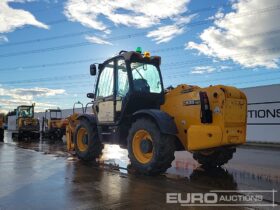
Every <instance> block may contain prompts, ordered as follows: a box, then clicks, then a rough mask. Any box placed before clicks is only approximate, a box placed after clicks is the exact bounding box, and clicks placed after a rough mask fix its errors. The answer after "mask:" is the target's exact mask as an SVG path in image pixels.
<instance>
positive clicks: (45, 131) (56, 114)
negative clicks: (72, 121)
mask: <svg viewBox="0 0 280 210" xmlns="http://www.w3.org/2000/svg"><path fill="white" fill-rule="evenodd" d="M66 124H67V120H66V119H63V118H62V112H61V110H60V109H59V108H58V109H47V110H46V111H45V116H44V117H43V120H42V138H47V139H56V140H61V139H62V137H63V136H64V135H65V133H66Z"/></svg>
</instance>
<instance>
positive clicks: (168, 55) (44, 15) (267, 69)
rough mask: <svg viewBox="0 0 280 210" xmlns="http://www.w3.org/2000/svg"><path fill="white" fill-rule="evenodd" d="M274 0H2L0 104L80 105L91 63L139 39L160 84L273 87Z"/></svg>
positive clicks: (279, 27)
mask: <svg viewBox="0 0 280 210" xmlns="http://www.w3.org/2000/svg"><path fill="white" fill-rule="evenodd" d="M279 20H280V0H268V1H264V0H235V1H226V0H217V1H210V0H176V1H170V0H147V1H146V0H142V1H132V0H107V1H104V0H99V1H98V0H65V1H60V0H1V1H0V63H1V65H0V111H8V110H12V109H14V108H16V106H18V105H20V104H31V103H32V102H36V110H37V111H41V110H44V109H45V108H53V107H58V106H59V107H61V108H70V107H72V105H73V103H74V102H75V101H78V100H80V101H82V102H83V103H86V102H88V101H89V100H88V99H87V98H86V93H88V92H91V91H92V90H93V88H94V87H93V85H94V82H95V78H94V77H90V75H89V65H90V64H91V63H96V62H102V61H103V60H105V59H106V58H109V57H111V56H113V55H115V54H117V53H118V52H119V51H120V50H135V49H136V47H138V46H140V47H142V48H143V50H144V51H150V52H151V54H152V55H155V54H156V55H160V56H162V72H163V79H164V84H165V86H169V85H173V86H176V85H177V84H181V83H186V84H194V85H200V86H208V85H214V84H225V85H234V86H237V87H252V86H259V85H268V84H277V83H278V84H279V82H280V73H279V57H280V24H279Z"/></svg>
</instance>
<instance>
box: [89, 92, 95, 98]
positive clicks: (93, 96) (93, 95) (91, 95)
mask: <svg viewBox="0 0 280 210" xmlns="http://www.w3.org/2000/svg"><path fill="white" fill-rule="evenodd" d="M87 97H88V98H90V99H94V98H95V94H94V93H88V94H87Z"/></svg>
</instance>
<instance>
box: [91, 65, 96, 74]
mask: <svg viewBox="0 0 280 210" xmlns="http://www.w3.org/2000/svg"><path fill="white" fill-rule="evenodd" d="M90 75H91V76H95V75H96V65H95V64H91V65H90Z"/></svg>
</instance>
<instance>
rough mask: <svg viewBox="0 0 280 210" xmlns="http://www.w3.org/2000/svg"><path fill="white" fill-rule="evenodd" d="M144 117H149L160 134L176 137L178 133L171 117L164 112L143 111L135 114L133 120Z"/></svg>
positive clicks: (155, 110)
mask: <svg viewBox="0 0 280 210" xmlns="http://www.w3.org/2000/svg"><path fill="white" fill-rule="evenodd" d="M145 116H148V117H151V118H152V119H153V120H154V121H155V122H156V124H157V126H158V127H159V129H160V131H161V132H162V133H164V134H170V135H176V134H177V133H178V130H177V126H176V124H175V122H174V119H173V117H171V116H170V115H169V114H167V113H166V112H163V111H161V110H157V109H143V110H139V111H137V112H135V113H134V114H133V119H137V118H140V117H145Z"/></svg>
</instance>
